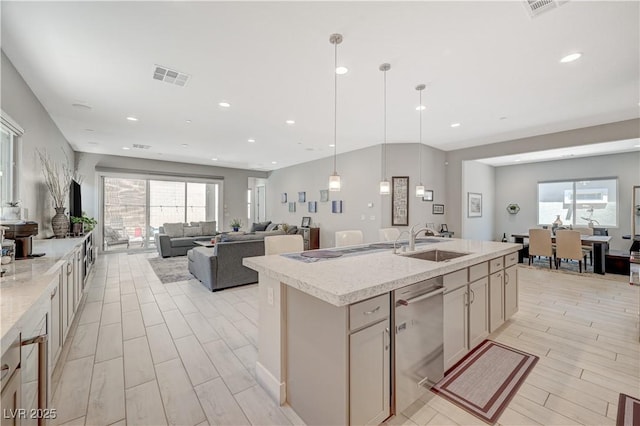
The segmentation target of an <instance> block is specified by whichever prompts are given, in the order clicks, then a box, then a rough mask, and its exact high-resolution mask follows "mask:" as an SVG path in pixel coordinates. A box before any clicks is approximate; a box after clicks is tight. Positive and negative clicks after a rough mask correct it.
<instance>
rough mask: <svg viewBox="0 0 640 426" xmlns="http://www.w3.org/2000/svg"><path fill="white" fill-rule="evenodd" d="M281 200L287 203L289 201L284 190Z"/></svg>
mask: <svg viewBox="0 0 640 426" xmlns="http://www.w3.org/2000/svg"><path fill="white" fill-rule="evenodd" d="M280 202H281V203H282V204H286V203H287V193H286V192H283V193H282V194H280Z"/></svg>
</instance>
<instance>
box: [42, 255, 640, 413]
mask: <svg viewBox="0 0 640 426" xmlns="http://www.w3.org/2000/svg"><path fill="white" fill-rule="evenodd" d="M149 256H155V254H149V253H147V254H136V255H127V254H122V253H121V254H107V255H103V256H100V257H99V258H98V261H97V264H96V267H95V270H94V273H93V274H92V276H91V278H90V280H89V282H88V285H87V295H86V300H85V302H84V305H83V307H82V308H81V310H80V311H79V313H78V317H77V318H76V320H75V322H74V325H73V327H72V330H71V333H72V336H71V338H70V339H69V342H68V343H67V345H66V346H65V348H64V351H63V353H62V354H61V358H60V361H59V363H58V368H57V369H56V370H55V371H54V375H53V380H52V389H53V390H54V393H53V402H52V406H53V407H55V408H56V409H57V410H58V418H57V419H56V421H55V422H54V424H56V425H62V424H69V425H72V424H73V425H76V424H78V425H81V424H87V425H110V424H114V425H125V424H128V425H138V424H140V425H163V424H180V425H206V424H211V425H214V424H220V425H248V424H253V425H268V424H274V425H289V424H296V425H297V424H303V422H302V421H301V420H300V419H299V418H298V417H297V416H296V414H295V412H293V410H292V409H291V408H290V407H288V406H284V407H278V406H277V405H276V404H275V403H273V402H272V401H271V399H270V398H269V397H268V396H267V394H266V393H265V392H264V391H263V389H262V388H261V387H260V386H259V385H257V384H256V381H255V377H254V365H255V361H256V357H257V349H256V345H257V327H256V324H257V322H258V300H257V295H258V292H257V286H256V285H251V286H244V287H239V288H234V289H229V290H225V291H222V292H215V293H211V292H209V291H207V290H206V289H205V288H204V287H203V286H202V285H201V284H200V283H199V282H198V281H195V280H191V281H185V282H179V283H171V284H162V283H161V282H160V281H159V280H158V278H157V277H156V276H155V275H154V274H153V271H152V270H151V268H150V266H149V264H148V262H147V261H146V257H149ZM518 272H519V279H520V312H518V313H517V314H516V315H515V316H514V318H513V319H512V320H511V321H509V322H508V323H507V324H505V325H504V326H503V327H502V328H501V329H500V330H498V331H497V332H496V333H494V335H493V336H492V338H494V339H496V340H497V341H500V342H502V343H505V344H507V345H511V346H514V347H517V348H519V349H521V350H525V351H528V352H531V353H534V354H536V355H538V356H540V361H539V362H538V364H537V365H536V367H535V368H534V370H533V372H532V373H531V374H530V375H529V377H528V378H527V380H526V382H525V384H524V385H523V386H522V388H521V389H520V390H519V392H518V394H517V396H516V397H515V398H514V399H513V401H512V402H511V404H510V405H509V407H508V408H507V410H506V411H505V412H504V414H503V415H502V417H501V418H500V420H499V423H500V424H505V425H507V424H590V425H591V424H598V425H601V424H614V423H615V415H616V409H617V407H616V404H617V400H618V392H625V393H628V394H631V395H633V396H636V397H637V396H639V395H640V344H639V343H638V300H639V299H638V289H637V288H632V287H630V286H629V285H628V284H626V280H624V279H623V278H624V277H616V276H607V278H608V279H602V278H594V277H587V276H572V275H568V274H560V273H555V272H548V271H540V270H535V269H529V268H524V267H523V268H519V271H518ZM405 414H407V415H408V416H407V417H405V416H397V417H395V418H393V419H391V420H390V421H389V424H408V425H416V424H417V425H425V424H441V425H451V424H483V423H482V422H481V421H479V420H478V419H476V418H475V417H473V416H471V415H470V414H468V413H466V412H465V411H463V410H461V409H459V408H457V407H456V406H454V405H452V404H451V403H449V402H448V401H446V400H444V399H442V398H440V397H431V398H429V399H427V400H426V402H422V401H419V402H417V403H416V404H414V406H412V407H411V410H409V411H408V412H407V413H405Z"/></svg>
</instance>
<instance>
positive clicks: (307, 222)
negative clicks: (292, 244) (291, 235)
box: [300, 216, 311, 228]
mask: <svg viewBox="0 0 640 426" xmlns="http://www.w3.org/2000/svg"><path fill="white" fill-rule="evenodd" d="M310 226H311V217H309V216H304V217H303V218H302V224H301V225H300V227H301V228H308V227H310Z"/></svg>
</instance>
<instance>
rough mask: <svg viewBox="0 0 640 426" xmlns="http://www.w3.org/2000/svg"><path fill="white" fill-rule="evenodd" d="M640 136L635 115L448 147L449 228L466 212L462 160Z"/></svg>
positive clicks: (456, 225) (638, 123)
mask: <svg viewBox="0 0 640 426" xmlns="http://www.w3.org/2000/svg"><path fill="white" fill-rule="evenodd" d="M639 137H640V119H634V120H626V121H619V122H616V123H608V124H602V125H599V126H592V127H584V128H581V129H575V130H569V131H566V132H558V133H550V134H547V135H540V136H533V137H530V138H524V139H517V140H512V141H507V142H500V143H494V144H490V145H483V146H477V147H472V148H466V149H459V150H455V151H448V152H447V153H446V162H447V168H446V179H447V206H446V210H447V211H448V212H449V213H448V214H447V216H448V218H449V221H450V222H451V224H450V225H449V229H454V230H455V229H461V224H462V218H463V217H464V216H463V215H466V210H465V209H466V204H465V203H466V198H464V197H466V194H463V180H462V162H463V161H466V160H478V159H481V158H490V157H499V156H501V155H510V154H521V153H524V152H533V151H542V150H547V149H553V148H563V147H568V146H578V145H588V144H594V143H601V142H611V141H618V140H624V139H634V138H639ZM541 178H542V176H541ZM463 195H464V197H463ZM463 200H464V202H463Z"/></svg>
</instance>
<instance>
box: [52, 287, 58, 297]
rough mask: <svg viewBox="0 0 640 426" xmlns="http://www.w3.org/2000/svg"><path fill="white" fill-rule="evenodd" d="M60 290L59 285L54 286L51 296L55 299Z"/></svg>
mask: <svg viewBox="0 0 640 426" xmlns="http://www.w3.org/2000/svg"><path fill="white" fill-rule="evenodd" d="M57 292H58V287H56V288H54V289H53V291H52V292H51V298H52V299H53V298H54V297H56V293H57Z"/></svg>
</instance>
